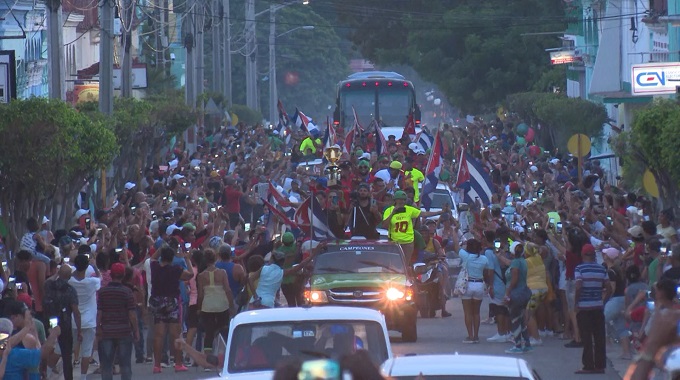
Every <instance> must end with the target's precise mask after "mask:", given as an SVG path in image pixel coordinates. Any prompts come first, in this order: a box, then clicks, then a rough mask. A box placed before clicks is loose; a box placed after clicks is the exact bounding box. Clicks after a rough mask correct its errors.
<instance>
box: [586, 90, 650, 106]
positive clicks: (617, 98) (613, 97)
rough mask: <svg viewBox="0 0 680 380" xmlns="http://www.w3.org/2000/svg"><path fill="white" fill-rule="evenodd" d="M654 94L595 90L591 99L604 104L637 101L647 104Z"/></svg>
mask: <svg viewBox="0 0 680 380" xmlns="http://www.w3.org/2000/svg"><path fill="white" fill-rule="evenodd" d="M652 98H653V97H652V96H633V95H631V94H630V92H626V91H607V92H595V93H591V94H590V99H592V100H595V101H599V102H601V103H604V104H620V103H633V104H635V103H637V104H645V103H649V102H651V101H652Z"/></svg>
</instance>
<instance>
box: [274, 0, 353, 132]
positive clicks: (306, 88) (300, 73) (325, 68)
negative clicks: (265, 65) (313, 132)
mask: <svg viewBox="0 0 680 380" xmlns="http://www.w3.org/2000/svg"><path fill="white" fill-rule="evenodd" d="M276 21H277V35H281V37H278V38H277V39H276V70H277V88H278V95H279V99H281V101H282V102H283V104H284V105H285V106H286V107H287V108H289V111H292V110H293V109H294V107H299V108H300V109H301V110H302V111H303V112H305V113H306V114H307V115H308V116H311V117H312V118H314V121H315V122H316V123H317V124H321V123H322V119H324V118H325V117H326V116H332V114H333V108H334V105H335V94H336V93H337V88H336V86H337V84H338V82H340V81H341V80H343V79H345V78H346V77H347V75H348V74H349V61H348V59H347V55H346V54H344V53H343V49H342V47H341V46H342V45H341V43H342V41H341V39H340V37H338V35H337V34H336V33H335V30H334V28H333V27H332V26H331V25H330V24H329V23H328V21H326V20H325V19H324V18H323V17H321V16H319V15H318V14H317V13H315V12H314V11H312V10H310V9H307V7H296V6H291V7H287V8H284V9H282V10H280V11H279V12H277V14H276ZM300 25H314V30H304V29H298V30H296V31H294V32H291V33H288V34H285V35H282V34H283V33H286V32H287V31H289V30H292V29H293V28H296V27H297V26H300ZM263 84H264V85H266V86H267V89H266V90H263V91H262V92H261V93H262V94H268V93H269V89H268V86H269V84H268V82H264V83H263ZM261 99H262V100H263V101H262V105H263V107H262V109H263V110H266V109H268V107H269V102H268V100H269V98H268V97H267V96H263V97H262V98H261ZM328 106H331V108H330V109H329V108H328ZM265 113H266V112H265ZM266 114H267V115H268V113H266ZM323 122H325V120H324V121H323Z"/></svg>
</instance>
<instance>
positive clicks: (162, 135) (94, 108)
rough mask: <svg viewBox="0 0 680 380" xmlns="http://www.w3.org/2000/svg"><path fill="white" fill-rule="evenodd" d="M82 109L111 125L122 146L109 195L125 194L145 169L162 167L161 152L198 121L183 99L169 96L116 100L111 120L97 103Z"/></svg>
mask: <svg viewBox="0 0 680 380" xmlns="http://www.w3.org/2000/svg"><path fill="white" fill-rule="evenodd" d="M78 108H79V110H80V111H82V112H84V113H85V114H86V115H88V116H89V117H90V118H92V119H93V120H100V121H102V122H104V123H107V124H108V125H109V126H110V128H111V129H112V130H113V131H114V133H115V135H116V139H117V141H118V144H119V145H120V150H119V152H117V153H118V154H117V155H116V157H115V159H114V160H113V162H112V163H111V165H112V169H113V177H112V178H111V180H110V181H108V182H107V193H111V191H112V190H113V189H117V190H122V188H123V186H124V184H125V183H126V182H128V181H132V182H137V181H139V180H140V179H141V178H140V176H141V170H142V168H145V167H150V166H152V165H153V164H158V163H159V160H158V157H157V155H158V153H159V152H160V151H161V149H163V148H165V147H167V146H168V143H169V142H170V140H171V139H172V138H173V137H176V136H179V135H181V134H182V133H183V132H184V131H185V130H186V129H187V128H188V127H189V126H191V125H192V124H193V123H194V122H195V121H196V115H195V113H194V112H193V111H192V110H191V108H190V107H188V106H186V105H185V104H184V100H183V99H182V98H179V97H168V96H165V95H155V96H150V97H148V98H147V99H144V100H137V99H134V98H115V99H114V105H113V110H114V111H113V115H112V116H111V117H106V116H105V115H102V114H101V113H100V112H99V111H98V108H99V107H98V104H97V103H96V102H88V103H80V104H79V105H78Z"/></svg>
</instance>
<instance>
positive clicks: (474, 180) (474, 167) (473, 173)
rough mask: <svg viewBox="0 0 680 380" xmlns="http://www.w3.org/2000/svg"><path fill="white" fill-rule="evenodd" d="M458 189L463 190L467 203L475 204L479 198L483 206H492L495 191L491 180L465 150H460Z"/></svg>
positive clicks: (480, 165)
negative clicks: (493, 191)
mask: <svg viewBox="0 0 680 380" xmlns="http://www.w3.org/2000/svg"><path fill="white" fill-rule="evenodd" d="M456 187H458V188H460V189H463V191H464V194H465V202H466V203H468V204H473V203H474V202H475V200H476V199H477V198H479V200H480V201H481V202H482V205H490V204H491V194H492V189H493V184H492V183H491V178H489V175H488V174H486V171H485V170H484V167H483V166H482V164H481V163H480V162H479V161H477V160H476V159H475V158H474V157H472V156H471V155H469V154H468V153H466V152H465V149H461V150H460V166H459V167H458V176H457V180H456Z"/></svg>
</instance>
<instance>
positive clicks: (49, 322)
mask: <svg viewBox="0 0 680 380" xmlns="http://www.w3.org/2000/svg"><path fill="white" fill-rule="evenodd" d="M348 133H354V132H350V131H348ZM430 133H431V134H432V135H437V138H440V139H441V142H442V151H441V155H442V158H443V159H442V161H443V163H442V166H441V168H440V169H439V170H438V171H437V175H438V181H439V183H443V184H447V185H448V187H449V188H450V190H451V192H452V193H454V199H456V200H457V201H458V202H459V203H458V204H457V205H456V206H457V207H455V208H454V207H452V206H454V205H445V206H444V207H443V208H442V210H441V211H437V212H434V211H427V210H422V209H421V203H422V197H423V196H427V195H426V194H425V195H424V192H423V184H424V182H426V181H427V180H426V177H427V175H426V174H428V173H427V166H428V161H430V160H429V157H430V153H431V152H428V151H426V150H424V149H423V148H422V147H421V146H420V145H419V144H415V143H414V142H413V141H411V136H409V135H408V134H404V136H403V137H402V138H401V139H396V138H395V137H394V136H387V137H386V139H385V142H384V145H383V148H382V151H377V150H378V149H380V148H379V147H378V146H377V144H376V139H377V138H376V136H375V135H374V134H372V133H368V132H367V133H365V134H361V135H357V136H356V137H355V138H354V143H353V145H352V146H351V148H350V149H349V150H347V149H344V150H345V151H344V152H343V154H342V157H341V159H340V161H339V167H340V169H341V178H340V183H338V184H329V182H328V178H327V177H326V176H325V174H324V172H323V167H321V168H318V167H314V166H310V165H307V164H305V163H306V162H307V161H309V159H311V158H321V157H322V155H323V151H324V148H325V147H326V146H328V145H332V144H334V143H339V144H340V145H343V144H342V142H344V141H346V140H345V136H344V134H345V132H344V131H342V130H341V129H339V128H338V129H336V130H335V133H334V134H332V135H334V136H335V138H336V141H331V142H330V143H329V142H327V141H323V139H321V136H320V134H319V133H314V134H312V133H309V134H307V133H305V132H304V131H302V130H300V131H297V132H295V133H293V134H294V136H293V138H292V139H290V141H287V140H288V136H283V135H282V134H281V133H280V132H279V131H278V130H272V129H267V128H264V127H262V126H256V127H252V128H251V127H246V126H245V125H243V124H240V125H238V126H237V127H236V128H222V129H220V130H219V131H217V132H216V133H215V134H213V135H211V136H209V137H207V138H205V139H204V141H202V144H203V145H201V146H198V148H197V149H196V151H195V152H191V153H190V152H188V151H187V150H185V149H184V147H183V146H182V145H181V143H180V144H179V145H178V146H176V147H174V148H173V149H172V150H170V152H169V153H168V154H169V156H168V157H167V161H166V162H164V163H163V164H162V165H157V166H154V167H152V168H148V169H147V170H145V171H144V173H143V178H140V179H139V180H137V181H134V182H128V183H126V184H125V185H124V191H122V192H121V193H120V194H119V195H118V196H117V197H116V198H115V199H113V200H112V204H110V205H107V206H106V207H102V208H100V209H97V210H88V209H80V210H78V211H77V212H76V213H75V215H74V218H73V223H72V224H71V225H68V226H59V227H65V228H52V226H50V221H49V219H48V218H46V217H41V218H31V219H29V220H28V221H27V223H26V231H27V233H26V234H25V235H24V236H23V237H22V238H21V243H20V250H18V251H17V253H16V254H15V255H14V257H12V258H11V262H10V263H8V264H9V265H5V266H3V268H2V272H0V274H1V276H0V277H2V280H3V283H2V288H3V291H2V300H0V303H1V304H2V305H1V307H0V313H2V315H1V316H2V317H4V318H7V319H0V338H1V337H3V336H5V335H6V336H5V338H4V340H2V339H0V350H3V347H5V348H4V350H5V351H4V352H3V355H5V356H4V358H7V355H9V358H10V360H9V361H8V360H5V359H3V360H2V361H0V370H2V369H3V366H5V365H6V368H4V370H5V376H10V375H9V374H10V372H12V373H14V374H16V376H17V377H18V376H22V377H25V376H29V377H30V376H35V378H36V379H37V378H39V377H40V376H45V375H46V374H48V373H50V372H52V373H59V374H62V375H63V376H64V378H65V379H67V380H69V379H72V378H73V371H75V370H76V369H79V370H80V372H81V378H83V379H85V378H86V377H87V375H88V374H90V373H91V372H92V371H91V370H90V366H91V365H92V364H93V363H95V364H98V366H99V368H98V369H97V370H96V371H98V372H101V375H102V378H103V379H105V380H107V379H111V378H112V376H113V374H114V373H115V374H117V373H120V374H121V375H122V378H123V379H130V378H131V376H132V372H131V371H132V369H131V368H132V366H131V361H132V355H133V352H134V358H135V360H136V363H150V364H152V372H153V373H155V374H156V373H162V371H163V369H164V368H170V367H172V369H171V370H174V371H175V372H182V371H186V370H187V366H190V365H193V364H200V365H203V366H208V367H215V366H214V365H208V364H206V363H207V362H206V361H205V360H203V358H204V356H201V355H197V353H198V354H200V353H201V352H203V353H207V354H211V353H212V351H213V348H215V342H216V341H219V339H220V337H223V336H224V334H226V331H225V330H226V329H227V327H228V324H229V320H230V318H231V317H233V316H234V315H235V314H236V313H238V312H240V311H242V310H247V309H257V308H271V307H278V306H281V305H282V304H285V305H288V306H297V305H301V304H302V303H303V301H304V300H303V299H302V290H303V289H302V287H303V283H302V282H301V278H302V276H298V275H297V274H298V272H299V271H300V270H302V269H304V267H305V264H307V263H308V262H310V261H311V260H313V258H314V257H315V255H316V254H318V253H319V252H320V251H321V250H322V249H323V247H324V243H319V241H317V240H318V239H312V237H313V236H312V235H313V233H312V232H311V231H313V230H314V229H313V228H310V227H309V226H304V225H298V224H297V223H295V210H296V209H299V208H300V207H306V206H305V203H306V201H307V200H308V199H310V198H312V197H313V198H314V199H315V202H314V204H317V203H318V204H319V205H320V206H321V211H320V213H321V214H317V213H315V215H322V219H324V220H323V222H324V223H325V224H326V225H327V227H328V230H329V231H330V234H329V236H333V237H335V238H348V237H357V236H362V237H365V238H367V239H378V238H381V236H382V237H385V236H384V235H385V234H386V238H388V239H389V240H391V241H393V242H395V243H398V244H399V245H400V246H401V247H402V249H403V251H404V256H405V259H406V262H407V263H409V264H412V263H415V262H418V261H420V260H423V258H424V257H426V256H427V255H436V256H438V257H440V258H460V259H461V262H462V264H461V267H462V268H464V269H465V270H464V278H465V280H466V281H465V283H461V286H460V287H459V286H458V284H456V290H457V291H458V293H459V297H460V299H461V301H462V304H463V309H464V321H465V327H466V330H467V334H468V336H467V337H466V338H465V340H464V343H470V344H477V343H479V342H480V337H479V329H480V324H481V323H482V322H483V321H482V319H483V318H482V314H484V315H485V316H486V311H485V312H484V313H483V312H482V310H481V305H482V300H483V299H484V298H488V299H489V301H490V302H489V310H488V318H485V319H486V320H485V321H484V322H488V323H494V324H495V325H496V327H497V334H495V335H494V336H492V337H488V338H486V339H484V340H485V341H487V342H492V343H493V342H498V343H501V342H502V343H505V342H510V343H511V344H510V347H509V348H508V350H507V351H506V352H507V353H510V354H515V353H526V352H529V351H531V350H532V348H533V347H534V346H537V345H541V344H542V341H543V339H545V338H546V337H551V336H558V337H560V338H562V339H566V342H565V343H566V344H565V346H566V347H575V348H582V350H583V354H582V362H583V363H582V364H583V368H582V369H580V370H579V371H578V373H602V372H604V369H605V367H606V361H605V358H606V357H605V350H606V341H607V339H608V338H610V339H612V341H616V342H617V344H620V345H621V347H622V352H623V356H624V357H625V358H627V359H630V358H632V355H633V353H634V352H635V351H636V350H637V351H639V352H641V353H642V355H640V356H639V357H638V359H637V361H636V363H644V364H647V363H653V360H654V357H655V355H656V351H655V350H656V349H660V348H661V347H662V346H665V345H666V344H667V343H671V342H667V341H660V338H658V336H659V333H658V332H656V331H654V329H655V327H656V326H657V325H658V323H656V322H655V321H659V320H664V319H668V318H671V317H669V316H668V315H666V314H665V312H666V311H667V310H672V309H674V308H675V306H676V304H677V295H676V286H677V284H678V281H679V280H680V246H677V247H676V246H675V244H678V243H680V241H679V240H678V233H677V229H676V226H675V225H674V214H673V212H672V210H663V211H660V210H656V209H655V208H654V203H653V202H652V200H651V199H649V198H646V197H644V196H640V195H636V194H634V193H625V192H624V191H623V190H621V189H619V188H618V187H617V186H616V184H614V183H610V182H609V181H607V176H606V175H605V172H604V170H603V169H602V168H601V167H600V165H599V162H598V161H597V160H594V161H592V162H585V163H581V164H579V163H578V160H576V159H574V158H573V157H571V156H568V155H563V154H551V153H549V152H543V151H540V152H536V150H535V149H529V146H527V143H526V141H524V140H523V139H522V140H521V141H520V139H517V135H516V128H514V125H513V123H509V122H505V123H504V122H501V121H499V120H497V121H496V122H493V123H489V124H484V123H481V122H475V123H471V124H469V125H467V126H461V127H453V126H450V125H443V126H442V127H441V128H436V129H435V130H431V131H430ZM518 141H519V142H518ZM461 149H462V150H464V152H466V153H467V154H469V155H470V156H471V157H472V159H474V160H476V161H477V162H478V163H479V164H480V165H481V167H482V168H483V169H484V171H485V173H484V176H485V177H488V182H489V185H490V188H491V189H492V194H490V199H489V202H488V204H484V203H483V202H482V201H481V200H480V199H479V198H476V199H475V200H473V201H468V202H464V200H465V199H466V194H465V193H466V190H465V189H464V186H460V185H461V184H460V181H459V178H457V175H456V173H458V171H459V170H458V168H459V165H460V164H461V162H457V159H458V158H459V157H462V156H461V154H460V152H461ZM579 170H581V172H580V173H579ZM273 209H275V210H273ZM282 226H286V227H285V228H282ZM295 264H301V265H295ZM10 268H11V269H10ZM446 269H447V268H443V271H442V272H443V274H442V279H443V281H441V284H442V292H441V294H442V295H443V297H442V305H441V317H449V316H450V315H451V314H450V313H449V312H448V311H447V310H446V309H445V306H446V300H447V298H448V296H450V295H452V294H453V293H454V292H453V289H449V286H448V284H449V281H448V272H446ZM460 277H461V276H459V278H460ZM31 315H32V316H33V317H31ZM3 323H5V324H6V325H7V327H6V328H5V327H3V326H4V325H3ZM3 329H4V330H3ZM45 331H50V333H49V334H48V336H49V338H46V333H45ZM3 333H5V335H3ZM15 337H21V339H19V338H15ZM655 339H656V340H655ZM55 341H58V344H57V345H56V346H57V349H56V350H53V349H52V348H54V346H55V344H54V343H55ZM650 341H651V342H650ZM3 342H4V343H3ZM641 345H642V346H641ZM655 345H656V346H655ZM41 347H42V348H41ZM640 347H646V348H647V349H642V348H640ZM23 350H27V351H26V354H25V355H33V356H31V358H32V360H26V361H21V362H19V361H17V362H14V363H13V362H12V361H11V357H12V355H19V353H20V352H23ZM95 353H96V355H95ZM22 355H24V354H23V353H22ZM95 357H96V358H98V360H99V362H98V363H97V362H96V361H95V360H94V358H95ZM192 358H193V359H192ZM196 358H199V359H200V360H196ZM8 362H9V364H6V363H8ZM16 363H23V364H22V365H23V367H22V368H15V367H16V366H17V365H18V364H16ZM10 367H12V368H11V369H10ZM645 369H647V370H649V369H651V367H649V366H646V365H645V366H642V365H638V366H636V370H637V371H638V372H642V371H644V370H645Z"/></svg>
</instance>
